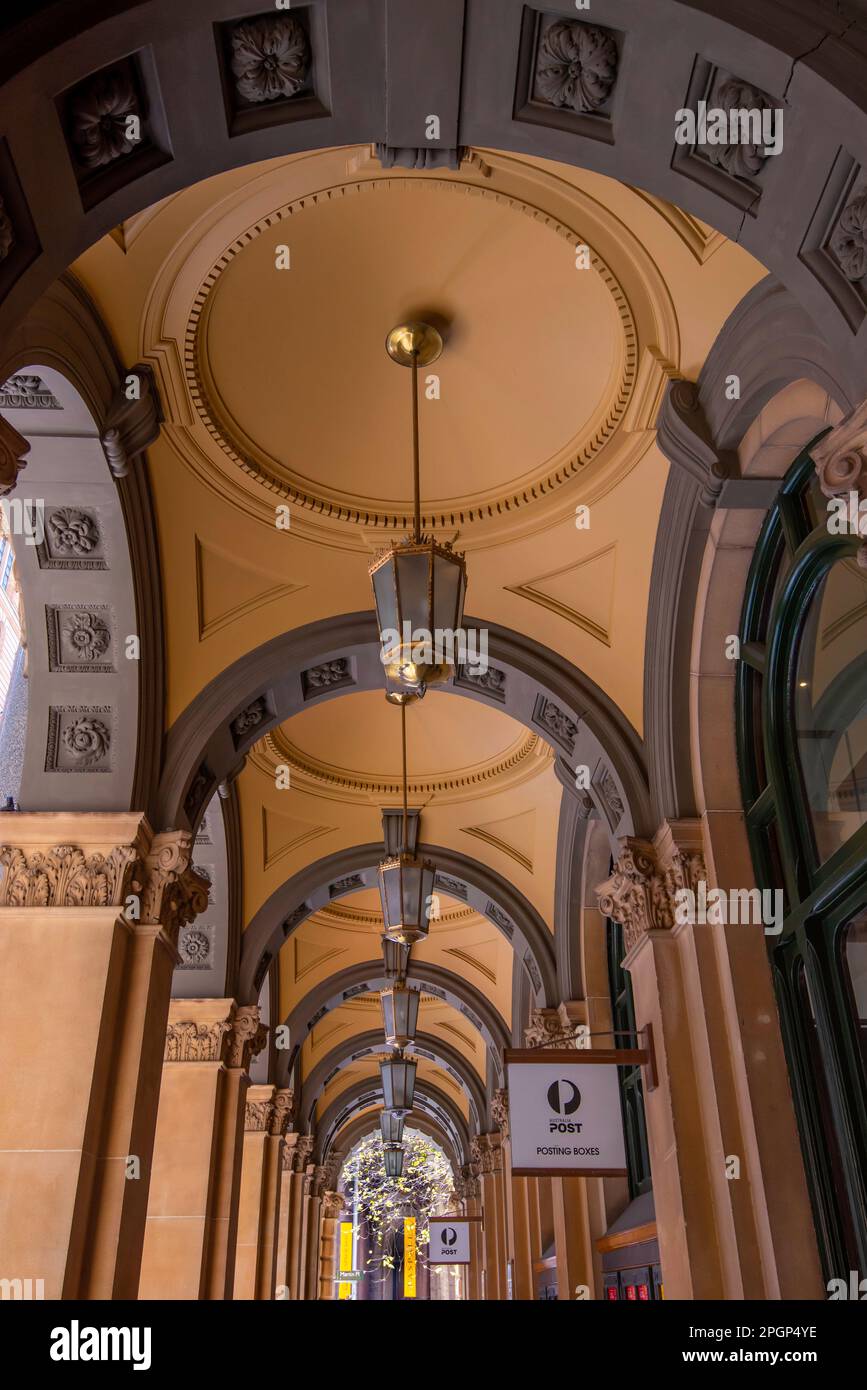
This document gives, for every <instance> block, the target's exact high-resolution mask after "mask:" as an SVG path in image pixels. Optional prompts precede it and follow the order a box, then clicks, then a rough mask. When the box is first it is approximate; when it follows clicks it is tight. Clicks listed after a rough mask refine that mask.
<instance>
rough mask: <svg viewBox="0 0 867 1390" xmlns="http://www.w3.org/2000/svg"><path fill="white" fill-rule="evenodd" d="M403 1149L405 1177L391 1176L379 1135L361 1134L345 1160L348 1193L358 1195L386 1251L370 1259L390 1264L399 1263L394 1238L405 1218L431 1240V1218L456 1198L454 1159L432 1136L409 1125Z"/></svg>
mask: <svg viewBox="0 0 867 1390" xmlns="http://www.w3.org/2000/svg"><path fill="white" fill-rule="evenodd" d="M403 1150H404V1154H403V1176H402V1177H400V1178H389V1177H387V1176H386V1173H385V1160H384V1156H383V1147H382V1139H381V1137H380V1135H378V1134H369V1135H368V1136H367V1137H366V1138H365V1139H362V1140H361V1142H360V1144H358V1146H357V1147H356V1148H355V1149H354V1150H353V1152H352V1153H351V1154H350V1156H349V1158H348V1159H347V1160H346V1163H345V1164H344V1165H343V1187H344V1189H345V1191H346V1193H347V1195H348V1196H350V1197H351V1196H353V1195H354V1197H355V1201H356V1202H357V1204H358V1215H359V1218H360V1219H361V1220H364V1221H366V1222H367V1227H368V1231H369V1234H370V1236H371V1238H372V1240H373V1241H374V1242H375V1243H376V1245H377V1246H379V1248H380V1249H381V1250H382V1251H383V1254H382V1255H381V1256H380V1257H379V1259H378V1260H374V1259H371V1260H369V1261H368V1263H369V1264H370V1263H374V1262H376V1263H381V1264H382V1266H383V1267H384V1268H386V1269H392V1268H394V1265H395V1254H394V1250H395V1241H394V1237H395V1235H396V1234H397V1233H398V1232H399V1231H400V1230H402V1227H403V1220H404V1217H406V1216H414V1217H415V1218H416V1220H417V1222H418V1227H419V1229H418V1243H419V1245H420V1246H421V1245H426V1244H427V1241H428V1238H429V1232H428V1222H429V1220H430V1217H431V1216H432V1215H433V1214H434V1213H435V1212H445V1211H448V1210H449V1207H450V1205H451V1203H452V1201H453V1200H454V1197H453V1182H454V1179H453V1174H452V1168H451V1164H450V1163H449V1161H448V1159H447V1158H446V1156H445V1154H444V1153H443V1151H442V1149H441V1148H440V1147H439V1146H438V1145H437V1144H435V1143H434V1142H433V1140H432V1139H428V1138H427V1136H426V1135H424V1134H419V1133H418V1131H417V1130H412V1129H405V1130H404V1136H403Z"/></svg>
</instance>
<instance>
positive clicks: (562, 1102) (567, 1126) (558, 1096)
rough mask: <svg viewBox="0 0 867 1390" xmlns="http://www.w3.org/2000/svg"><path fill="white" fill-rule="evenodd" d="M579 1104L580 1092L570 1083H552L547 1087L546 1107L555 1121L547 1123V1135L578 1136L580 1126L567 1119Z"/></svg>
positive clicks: (574, 1121) (575, 1121) (576, 1122)
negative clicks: (551, 1111)
mask: <svg viewBox="0 0 867 1390" xmlns="http://www.w3.org/2000/svg"><path fill="white" fill-rule="evenodd" d="M580 1104H581V1092H580V1091H579V1090H578V1087H577V1086H576V1085H575V1083H574V1082H572V1081H552V1082H551V1085H550V1086H549V1087H548V1105H549V1106H550V1108H551V1110H553V1112H554V1114H555V1115H557V1116H558V1118H557V1119H556V1120H549V1121H548V1133H549V1134H580V1133H581V1130H582V1125H580V1124H579V1123H578V1121H577V1120H572V1119H570V1118H569V1117H570V1116H571V1115H574V1114H575V1112H576V1111H577V1109H578V1107H579V1105H580Z"/></svg>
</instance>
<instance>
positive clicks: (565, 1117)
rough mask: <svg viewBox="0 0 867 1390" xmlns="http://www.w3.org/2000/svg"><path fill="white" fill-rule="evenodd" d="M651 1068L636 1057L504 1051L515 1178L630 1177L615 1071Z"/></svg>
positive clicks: (614, 1052) (628, 1053) (617, 1052)
mask: <svg viewBox="0 0 867 1390" xmlns="http://www.w3.org/2000/svg"><path fill="white" fill-rule="evenodd" d="M646 1060H647V1054H646V1053H644V1052H642V1051H639V1050H638V1049H635V1050H631V1049H629V1050H627V1049H611V1050H605V1051H603V1050H602V1049H598V1050H597V1051H595V1052H592V1051H590V1052H583V1051H581V1052H579V1051H575V1052H572V1051H569V1052H567V1051H556V1052H555V1051H546V1050H545V1049H543V1048H540V1049H538V1050H536V1051H529V1050H528V1051H507V1052H506V1070H507V1077H508V1086H509V1133H510V1141H511V1150H512V1172H513V1173H514V1174H515V1175H516V1176H517V1177H537V1176H538V1177H541V1176H549V1175H550V1174H559V1175H560V1176H561V1177H565V1176H568V1175H569V1174H570V1173H572V1174H576V1175H578V1174H583V1175H585V1176H587V1177H606V1176H608V1175H611V1174H617V1173H625V1172H626V1171H627V1170H626V1147H625V1144H624V1140H623V1120H622V1115H621V1109H620V1086H619V1082H618V1077H617V1067H618V1065H620V1066H624V1065H626V1066H628V1065H634V1064H635V1063H637V1062H644V1061H646Z"/></svg>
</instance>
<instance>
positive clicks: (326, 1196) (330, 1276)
mask: <svg viewBox="0 0 867 1390" xmlns="http://www.w3.org/2000/svg"><path fill="white" fill-rule="evenodd" d="M342 1212H343V1193H342V1192H323V1194H322V1202H321V1206H320V1210H319V1297H320V1298H321V1299H326V1300H330V1299H333V1298H336V1297H337V1278H336V1276H337V1275H338V1274H339V1273H340V1218H341V1215H342Z"/></svg>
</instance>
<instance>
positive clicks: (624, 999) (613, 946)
mask: <svg viewBox="0 0 867 1390" xmlns="http://www.w3.org/2000/svg"><path fill="white" fill-rule="evenodd" d="M612 870H613V865H612ZM605 942H606V946H607V950H608V985H609V990H610V994H611V1019H612V1028H613V1029H614V1045H615V1047H628V1046H630V1045H632V1043H634V1042H635V1037H634V1036H633V1037H632V1038H631V1040H630V1042H627V1041H626V1035H628V1034H631V1035H635V1032H636V1029H635V1002H634V1000H633V996H632V981H631V979H630V978H629V973H628V971H626V970H624V969H623V965H622V961H623V957H624V956H625V955H626V949H625V947H624V943H623V927H622V926H621V925H620V923H619V922H614V921H612V919H611V918H610V917H607V918H606V919H605ZM617 1077H618V1080H619V1083H620V1109H621V1114H622V1116H623V1134H624V1137H625V1140H626V1168H627V1177H628V1181H629V1196H630V1199H632V1198H634V1197H637V1196H638V1195H639V1194H640V1193H642V1192H649V1191H650V1189H651V1187H652V1185H653V1184H652V1180H651V1174H650V1150H649V1149H648V1145H647V1121H646V1119H645V1116H644V1088H643V1084H642V1080H641V1067H640V1066H629V1067H618V1068H617Z"/></svg>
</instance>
